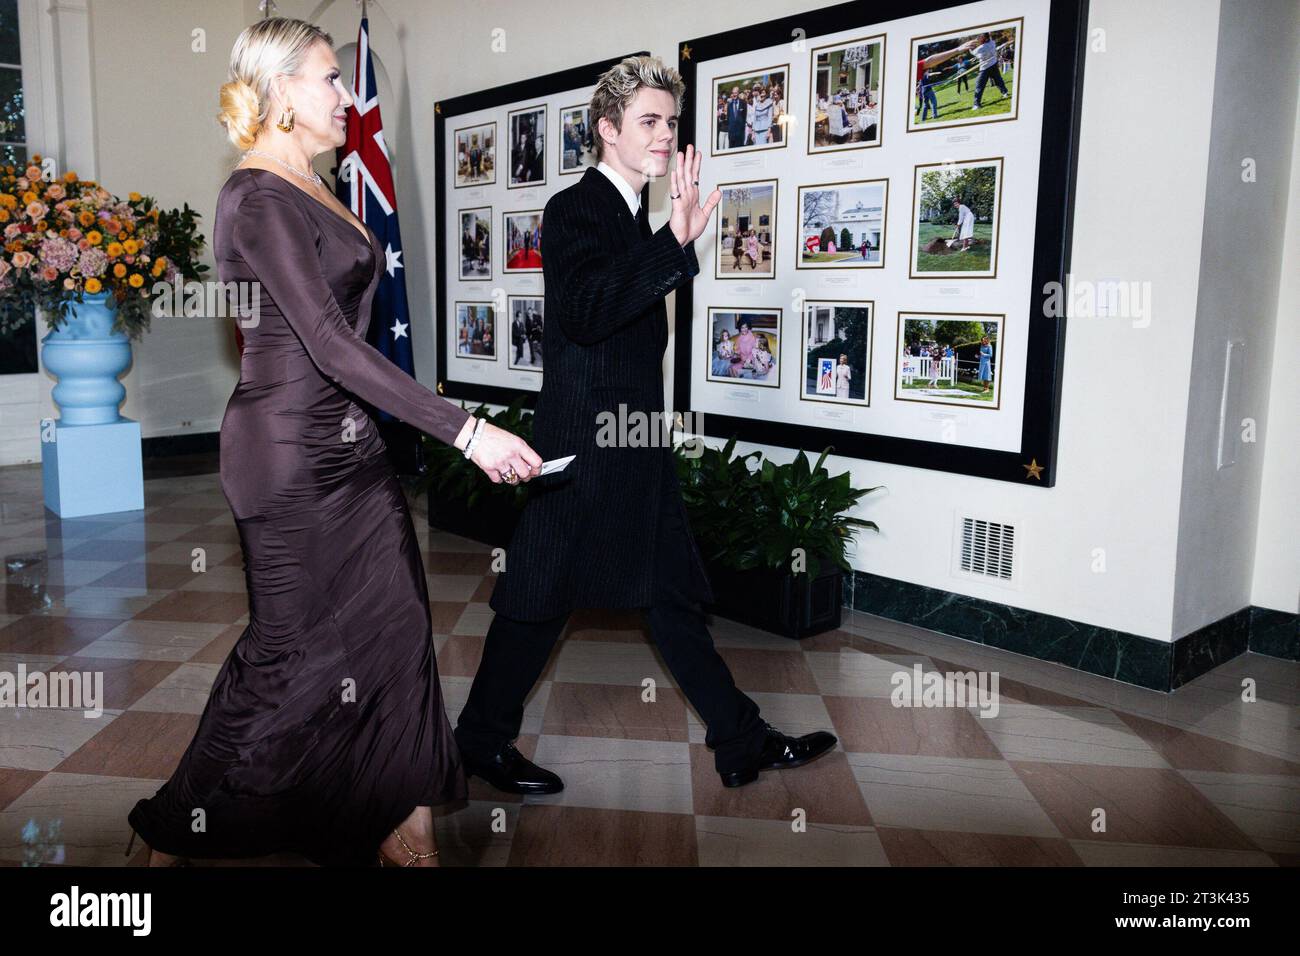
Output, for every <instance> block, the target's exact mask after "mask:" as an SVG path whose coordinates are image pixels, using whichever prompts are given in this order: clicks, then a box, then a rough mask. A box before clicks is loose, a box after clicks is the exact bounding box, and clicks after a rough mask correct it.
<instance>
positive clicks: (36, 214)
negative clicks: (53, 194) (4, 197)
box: [24, 202, 49, 222]
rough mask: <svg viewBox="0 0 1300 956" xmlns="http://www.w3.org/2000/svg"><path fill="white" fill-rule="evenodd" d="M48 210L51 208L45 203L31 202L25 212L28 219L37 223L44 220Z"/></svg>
mask: <svg viewBox="0 0 1300 956" xmlns="http://www.w3.org/2000/svg"><path fill="white" fill-rule="evenodd" d="M48 210H49V206H47V205H45V203H43V202H29V203H28V204H27V209H26V210H24V211H25V212H26V213H27V218H28V219H30V220H32V221H33V222H35V221H36V220H38V219H43V218H44V217H45V213H46V212H47V211H48Z"/></svg>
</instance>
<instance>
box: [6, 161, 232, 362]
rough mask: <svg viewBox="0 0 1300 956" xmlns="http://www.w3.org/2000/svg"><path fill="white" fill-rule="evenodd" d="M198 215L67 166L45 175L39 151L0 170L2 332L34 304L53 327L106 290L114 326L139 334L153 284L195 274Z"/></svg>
mask: <svg viewBox="0 0 1300 956" xmlns="http://www.w3.org/2000/svg"><path fill="white" fill-rule="evenodd" d="M197 225H198V223H197V214H196V213H195V212H194V211H193V210H191V209H190V208H189V206H188V205H186V206H185V209H184V210H183V211H181V210H170V211H167V210H163V209H160V208H159V207H158V206H157V205H155V203H154V201H153V199H152V198H150V197H148V196H142V195H141V194H140V193H136V192H132V193H130V194H128V197H127V198H126V199H119V198H118V197H116V196H114V195H113V194H112V193H110V192H109V191H108V190H107V189H105V188H104V187H103V186H101V185H99V184H98V183H96V182H94V181H93V180H89V179H80V178H78V176H77V174H76V173H75V172H72V171H68V172H66V173H64V174H63V175H62V176H61V177H54V178H46V171H45V169H44V168H43V167H42V160H41V157H40V155H39V154H37V155H33V156H32V158H31V161H30V162H29V163H28V164H27V166H26V167H25V168H23V169H16V168H15V167H14V166H12V165H6V166H0V229H3V237H4V239H3V247H0V334H7V333H9V332H12V331H14V330H15V329H17V328H19V327H20V326H22V325H23V324H25V323H26V322H27V321H29V320H30V318H31V315H32V310H33V309H34V308H40V309H41V311H43V312H44V314H45V320H46V324H47V325H48V326H49V328H50V330H51V331H53V330H55V329H57V328H59V327H60V326H61V325H62V324H63V322H64V321H65V320H66V318H67V312H68V308H69V305H70V303H71V302H74V301H75V302H78V303H80V302H84V301H85V298H84V296H86V295H96V294H100V293H108V294H110V295H111V296H112V298H113V300H114V301H115V303H116V309H115V313H116V314H115V317H114V321H113V330H114V331H115V332H116V331H124V332H126V334H127V335H128V336H129V337H130V338H132V339H138V338H139V337H140V336H141V335H142V334H143V333H144V332H146V331H148V329H149V318H150V312H151V309H150V300H151V299H152V297H153V294H154V292H153V286H154V283H157V282H167V283H170V282H172V281H173V280H174V279H175V278H176V276H177V274H178V273H179V274H180V276H181V277H182V279H201V278H202V276H203V273H204V272H206V271H207V268H208V267H207V266H206V265H205V264H203V263H200V262H198V261H197V258H198V255H199V254H200V252H201V251H202V248H203V237H202V236H201V235H198V233H197V231H196V230H197Z"/></svg>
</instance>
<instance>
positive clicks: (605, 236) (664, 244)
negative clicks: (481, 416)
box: [492, 168, 713, 620]
mask: <svg viewBox="0 0 1300 956" xmlns="http://www.w3.org/2000/svg"><path fill="white" fill-rule="evenodd" d="M542 270H543V279H544V282H545V288H546V293H545V294H546V311H545V328H544V330H543V332H542V354H543V355H545V356H546V359H545V361H546V366H545V372H544V374H543V379H542V391H541V394H540V396H539V397H538V401H537V409H536V413H535V418H534V419H533V447H534V448H535V449H536V451H537V452H538V454H540V455H541V456H542V458H543V459H546V460H550V459H552V458H559V457H563V456H566V455H577V456H578V457H577V459H576V460H575V461H574V462H573V463H572V464H570V465H569V467H568V468H567V469H566V470H565V471H564V472H561V473H560V474H559V475H548V476H546V477H544V478H536V479H534V480H533V483H534V491H533V495H532V497H531V498H530V500H529V502H528V504H527V506H525V508H524V512H523V515H522V516H521V517H520V521H519V525H518V527H517V529H516V531H515V535H514V539H513V540H512V541H511V543H510V547H509V549H508V551H507V554H506V563H505V572H504V574H502V576H501V577H500V578H499V579H498V581H497V585H496V589H495V591H494V592H493V594H492V608H493V610H495V611H497V612H498V613H501V614H504V615H506V616H507V617H513V618H516V619H519V620H542V619H544V618H548V617H555V616H558V615H560V614H564V613H567V612H568V611H570V610H572V609H574V608H579V607H604V608H632V607H648V606H649V605H650V604H651V596H652V591H653V583H654V567H653V564H654V562H653V561H652V560H651V557H652V556H653V555H654V554H655V546H656V543H657V541H656V539H657V533H658V516H659V514H660V508H661V506H668V507H677V508H682V504H681V495H680V492H679V491H678V486H677V479H676V475H675V472H674V470H673V462H672V453H671V448H669V447H665V445H666V443H665V442H664V441H663V440H662V437H663V436H662V434H661V431H662V429H659V428H656V430H655V432H654V434H655V441H656V442H658V443H659V447H653V446H650V445H648V444H641V445H639V446H636V447H625V446H617V445H616V446H609V445H608V444H606V443H604V442H603V440H602V441H598V432H599V429H600V425H601V420H600V414H601V413H602V412H609V413H611V414H612V415H613V416H615V418H616V419H617V418H618V417H619V416H620V414H621V415H622V416H623V418H624V419H625V420H628V421H635V419H630V418H628V416H630V415H631V413H633V412H641V413H643V414H644V415H646V416H653V417H654V418H655V420H656V421H662V413H663V371H662V362H663V355H664V350H665V348H666V347H667V344H668V311H667V308H666V306H665V305H664V296H666V295H667V294H668V293H669V292H670V291H671V290H673V289H675V288H677V286H679V285H681V284H682V283H684V282H686V281H688V280H689V279H690V278H691V277H692V276H694V275H696V274H697V273H698V272H699V271H700V267H699V262H698V261H697V260H696V258H695V248H694V244H693V243H688V244H687V245H686V246H685V247H683V246H681V245H679V244H678V242H677V237H676V236H674V235H673V233H672V230H671V229H669V227H668V225H667V224H665V225H664V226H663V227H662V228H660V229H659V231H658V232H655V233H653V234H652V233H651V231H650V227H649V221H648V219H647V218H646V212H645V209H644V206H643V207H642V209H641V213H640V215H639V217H638V218H637V219H633V217H632V214H631V212H630V211H629V210H628V207H627V203H626V202H625V201H624V199H623V197H622V195H621V194H620V193H619V191H618V189H617V188H616V187H615V186H614V184H613V183H611V182H610V181H609V179H608V178H607V177H606V176H605V175H604V173H602V172H600V171H599V170H597V169H594V168H589V169H588V170H587V171H586V172H585V173H584V174H583V176H582V179H580V180H579V181H578V182H577V183H575V184H574V185H572V186H570V187H569V188H568V189H565V190H562V191H561V192H559V193H556V194H555V195H554V196H552V197H551V199H550V201H549V202H548V203H547V204H546V209H545V211H544V213H543V217H542ZM620 406H624V407H625V411H623V412H620ZM647 431H649V429H647ZM646 440H647V441H649V438H648V435H647V439H646ZM664 496H669V497H670V498H671V499H672V503H665V501H664ZM683 525H685V515H684V514H683ZM674 547H675V548H676V547H678V545H677V544H676V543H674ZM679 548H680V553H681V560H682V561H685V562H687V563H688V565H689V566H690V567H691V568H692V569H693V572H694V573H692V574H691V575H690V577H691V579H692V581H693V586H692V588H691V590H692V592H693V593H692V594H691V596H692V597H695V598H696V599H697V600H700V601H705V602H707V601H711V600H712V597H713V595H712V593H711V591H710V589H709V583H708V578H707V576H706V575H705V572H704V568H703V564H702V562H701V561H700V558H699V554H698V552H697V550H696V548H695V544H694V542H693V541H692V540H691V539H690V537H689V535H688V536H687V537H686V538H684V539H683V540H682V541H681V542H680V546H679Z"/></svg>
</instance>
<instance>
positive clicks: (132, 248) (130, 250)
mask: <svg viewBox="0 0 1300 956" xmlns="http://www.w3.org/2000/svg"><path fill="white" fill-rule="evenodd" d="M122 247H123V248H124V249H126V252H127V255H131V256H133V255H135V254H136V253H137V252H139V251H140V240H138V239H128V240H126V242H124V243H122Z"/></svg>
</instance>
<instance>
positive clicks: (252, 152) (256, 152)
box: [244, 149, 321, 186]
mask: <svg viewBox="0 0 1300 956" xmlns="http://www.w3.org/2000/svg"><path fill="white" fill-rule="evenodd" d="M249 156H265V157H266V158H267V159H270V160H274V161H275V162H277V163H279V164H280V165H281V166H283V167H284V168H285V169H287V170H289V172H291V173H293V174H294V175H295V176H297V177H299V178H300V179H305V180H307V182H309V183H311V184H312V185H314V186H319V185H320V184H321V178H320V176H319V175H318V174H317V173H316V171H315V170H312V172H311V175H310V176H309V175H307V174H306V173H304V172H303V171H302V170H301V169H297V168H295V167H293V166H290V165H289V164H288V163H286V162H285V161H284V160H283V159H281V158H280V157H279V156H272V155H271V154H270V153H265V152H263V151H262V150H260V149H248V150H245V151H244V158H247V157H249Z"/></svg>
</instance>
